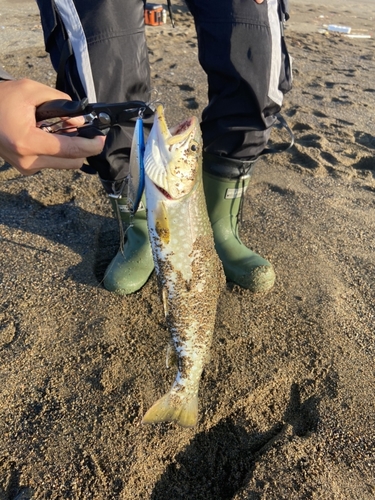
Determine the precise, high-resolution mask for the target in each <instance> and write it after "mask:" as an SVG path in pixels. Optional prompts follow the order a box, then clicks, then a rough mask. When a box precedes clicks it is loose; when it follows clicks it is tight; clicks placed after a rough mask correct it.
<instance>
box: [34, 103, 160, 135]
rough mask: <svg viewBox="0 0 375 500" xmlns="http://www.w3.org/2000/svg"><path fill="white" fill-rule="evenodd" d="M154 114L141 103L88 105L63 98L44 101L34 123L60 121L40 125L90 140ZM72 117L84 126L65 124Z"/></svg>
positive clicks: (52, 130) (45, 128)
mask: <svg viewBox="0 0 375 500" xmlns="http://www.w3.org/2000/svg"><path fill="white" fill-rule="evenodd" d="M153 114H154V110H153V109H152V108H151V107H150V106H149V105H148V104H146V103H145V102H143V101H127V102H120V103H95V104H90V103H89V102H88V99H87V98H85V99H82V100H81V101H69V100H66V99H55V100H53V101H47V102H45V103H43V104H41V105H40V106H38V107H37V109H36V113H35V116H36V121H37V122H43V121H44V120H50V119H52V118H54V119H56V118H62V119H61V120H59V121H57V122H55V123H53V124H49V123H42V124H41V125H40V128H42V129H44V130H46V131H47V132H51V133H58V134H65V135H74V136H80V137H86V138H88V139H91V138H93V137H95V136H96V135H106V134H107V133H108V132H109V130H110V128H111V127H113V126H115V125H124V124H125V123H127V122H129V120H131V119H132V118H136V117H138V116H142V117H143V118H148V117H150V116H151V115H153ZM74 116H83V117H84V119H85V123H84V124H83V125H82V126H80V127H78V128H77V127H72V126H70V125H68V124H67V123H66V121H65V120H64V118H65V119H66V118H71V117H74Z"/></svg>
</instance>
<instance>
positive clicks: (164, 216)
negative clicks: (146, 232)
mask: <svg viewBox="0 0 375 500" xmlns="http://www.w3.org/2000/svg"><path fill="white" fill-rule="evenodd" d="M155 229H156V232H157V234H158V236H159V238H160V241H161V242H162V243H163V244H164V245H168V243H169V242H170V237H171V235H170V230H169V220H168V212H167V209H166V208H165V204H164V203H163V202H162V201H161V202H160V203H158V205H157V208H156V210H155Z"/></svg>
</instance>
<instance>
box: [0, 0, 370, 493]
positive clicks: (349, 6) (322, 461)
mask: <svg viewBox="0 0 375 500" xmlns="http://www.w3.org/2000/svg"><path fill="white" fill-rule="evenodd" d="M291 4H292V9H291V19H290V21H289V22H288V24H287V28H286V37H287V44H288V47H289V50H290V53H291V55H292V57H293V64H294V88H293V90H292V91H291V92H290V93H289V94H288V95H287V97H286V99H285V105H284V109H283V114H284V116H285V118H286V119H287V121H288V123H289V125H290V126H291V128H292V129H293V131H294V133H295V136H296V141H295V146H294V147H293V148H292V149H291V150H290V151H289V152H288V153H284V154H282V155H275V156H272V157H270V158H267V159H263V160H261V161H260V162H258V164H257V166H256V168H255V172H254V175H253V177H252V180H251V186H250V189H249V190H248V192H247V195H246V199H245V204H244V222H243V224H242V226H241V237H242V239H243V241H244V242H245V243H246V244H248V245H249V246H251V247H252V248H253V249H254V250H256V251H258V252H260V253H261V254H262V255H264V256H265V257H266V258H268V259H269V260H270V261H271V262H272V263H273V265H274V267H275V270H276V274H277V282H276V285H275V287H274V289H273V290H272V291H271V292H270V293H268V294H266V295H255V296H254V295H252V294H251V293H250V292H248V291H246V290H242V289H240V288H239V287H237V286H233V285H231V284H228V286H227V288H226V290H225V291H224V292H223V294H222V296H221V298H220V302H219V311H218V315H217V321H216V329H215V334H214V341H213V346H212V355H211V360H210V364H209V365H208V366H207V368H206V370H205V372H204V375H203V379H202V384H201V389H200V418H199V424H198V426H197V427H196V428H194V429H189V430H186V429H181V428H178V427H176V426H175V425H174V424H162V425H158V426H142V425H141V419H142V416H143V414H144V413H145V411H146V410H147V409H148V408H149V407H150V406H151V404H152V403H153V402H154V401H155V400H156V399H157V398H158V397H160V396H161V395H162V394H164V393H165V392H166V391H167V389H168V388H169V386H170V384H171V382H172V380H173V378H174V372H173V369H169V370H167V369H166V368H165V349H166V345H167V340H168V332H167V330H166V327H165V323H164V318H163V308H162V304H161V302H160V299H159V293H158V289H157V283H156V277H155V275H152V277H151V278H150V280H149V282H148V283H147V284H146V285H145V287H144V288H143V289H142V290H140V291H139V292H138V293H136V294H134V295H132V296H128V297H118V296H116V295H113V294H111V293H109V292H107V291H106V290H105V289H104V288H103V287H102V286H101V284H100V282H101V280H102V277H103V273H104V269H105V267H106V265H107V264H108V262H109V261H110V259H111V257H112V256H113V255H114V253H115V252H116V251H117V248H118V228H117V223H116V222H115V220H114V219H113V217H112V214H111V210H110V207H109V204H108V200H107V199H106V197H105V196H104V194H103V191H102V188H101V186H100V183H99V182H98V180H97V179H96V178H95V177H93V176H87V175H85V174H82V173H80V172H57V171H46V172H43V173H40V174H37V175H35V176H33V177H28V178H26V177H22V176H21V175H20V174H18V173H17V172H16V171H15V170H14V169H12V168H11V167H9V166H7V165H2V166H0V204H1V212H0V213H1V215H0V245H1V251H0V296H1V303H0V500H15V499H17V500H26V499H33V500H35V499H38V500H39V499H47V498H48V499H84V500H86V499H95V500H112V499H113V500H135V499H140V500H141V499H142V500H144V499H152V500H165V499H173V500H179V499H181V500H182V499H184V500H185V499H191V500H200V499H205V500H229V499H233V500H245V499H246V500H250V499H251V500H258V499H267V500H270V499H274V500H280V499H288V500H292V499H295V500H301V499H319V500H321V499H324V500H328V499H334V500H336V499H337V500H338V499H340V500H341V499H342V500H349V499H350V500H352V499H358V500H370V499H373V498H375V479H374V477H375V451H374V445H375V443H374V441H375V439H374V438H375V421H374V399H375V392H374V389H375V382H374V354H375V336H374V320H375V306H374V298H375V263H374V262H375V261H374V259H375V258H374V250H375V238H374V234H375V173H374V172H375V158H374V153H375V135H374V130H375V118H374V116H375V83H374V82H375V51H374V49H375V43H374V36H375V29H374V18H375V4H374V2H373V1H372V0H371V1H370V0H367V1H366V2H358V3H357V2H354V1H351V2H349V1H341V2H338V1H336V0H335V1H333V2H330V3H329V5H324V4H323V3H322V4H321V5H320V3H316V2H314V3H313V2H310V3H309V2H304V1H302V0H299V1H292V2H291ZM174 10H175V16H176V28H175V29H172V28H171V27H170V25H169V24H168V25H167V26H164V27H158V28H147V34H148V39H149V47H150V60H151V64H152V78H153V82H154V86H155V88H156V89H158V91H159V93H160V95H161V99H162V101H163V103H164V104H165V106H166V111H167V119H168V121H169V122H170V124H174V123H176V122H178V121H179V120H180V119H181V118H184V117H187V116H189V115H190V114H192V113H194V114H196V115H198V116H199V114H200V113H201V111H202V109H203V108H204V106H205V104H206V83H205V76H204V74H203V72H202V71H201V69H200V68H199V65H198V63H197V47H196V37H195V32H194V26H193V23H192V19H191V17H190V15H189V14H188V13H187V12H186V10H185V9H184V8H183V7H181V6H179V5H176V3H175V7H174ZM0 14H1V16H0V42H1V47H2V51H1V61H2V63H3V64H4V66H5V68H6V69H7V70H8V71H9V72H11V73H12V74H14V75H15V76H17V77H20V76H22V75H23V76H28V77H30V78H34V79H37V80H39V81H42V82H44V83H47V84H50V85H53V84H54V72H53V70H52V69H51V67H50V63H49V59H48V57H47V56H46V54H45V52H44V46H43V40H42V32H41V27H40V22H39V18H38V13H37V9H36V7H35V5H34V3H33V2H31V1H22V2H8V1H4V0H1V1H0ZM324 24H326V25H328V24H341V25H347V26H351V27H352V30H353V32H356V33H362V34H371V35H372V38H370V39H350V38H347V37H344V36H342V35H337V34H324V33H323V32H322V30H323V29H324V26H323V25H324ZM286 139H287V137H286V136H285V135H284V134H279V133H278V132H277V131H275V133H274V134H273V141H275V142H280V141H281V142H283V141H285V140H286Z"/></svg>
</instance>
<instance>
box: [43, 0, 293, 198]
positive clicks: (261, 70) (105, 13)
mask: <svg viewBox="0 0 375 500" xmlns="http://www.w3.org/2000/svg"><path fill="white" fill-rule="evenodd" d="M37 2H38V5H39V9H40V13H41V19H42V26H43V31H44V37H45V45H46V50H47V51H48V52H49V53H50V56H51V60H52V63H53V65H54V67H55V69H56V71H57V72H58V79H57V88H59V89H60V90H63V91H65V92H67V93H68V94H69V95H71V97H72V98H73V99H81V98H82V97H88V98H89V100H90V101H91V102H95V101H97V102H99V101H102V102H104V101H107V102H121V101H127V100H133V99H140V100H144V101H147V100H148V99H149V98H150V96H149V90H150V70H149V62H148V56H147V45H146V38H145V32H144V14H143V9H144V2H143V0H111V2H106V1H103V0H90V1H87V0H37ZM187 4H188V6H189V8H190V10H191V12H192V14H193V16H194V21H195V26H196V30H197V35H198V46H199V62H200V64H201V65H202V67H203V69H204V70H205V72H206V73H207V78H208V86H209V89H208V99H209V102H208V105H207V107H206V108H205V110H204V112H203V116H202V133H203V142H204V149H205V151H206V152H207V153H210V154H213V155H217V156H226V157H229V158H235V159H239V160H251V159H254V158H256V157H257V156H258V155H259V154H260V153H261V152H262V150H263V149H264V148H265V146H266V144H267V141H268V139H269V135H270V131H271V129H272V127H273V125H274V124H275V122H276V116H275V115H276V114H277V113H278V111H279V110H280V108H281V105H282V100H283V95H284V93H285V92H287V91H288V90H289V89H290V87H291V69H290V62H289V56H288V53H287V50H286V46H285V41H284V39H283V33H282V22H283V20H284V18H285V17H287V15H288V14H287V2H286V1H285V0H267V1H264V2H263V4H257V3H256V2H254V0H247V1H244V0H232V1H224V0H204V2H203V1H201V0H188V1H187ZM132 133H133V124H132V123H129V125H127V126H123V127H115V128H113V129H112V130H111V132H110V134H109V136H108V138H107V141H106V147H105V149H104V151H103V153H102V154H101V155H99V156H97V157H92V158H90V159H89V163H90V165H91V166H92V167H93V168H94V170H96V171H97V172H98V173H99V176H100V178H101V179H102V180H104V181H108V182H107V183H103V185H104V186H105V188H106V190H107V192H109V193H110V192H111V181H121V180H122V179H124V178H125V177H126V175H127V173H128V159H129V152H130V145H131V137H132Z"/></svg>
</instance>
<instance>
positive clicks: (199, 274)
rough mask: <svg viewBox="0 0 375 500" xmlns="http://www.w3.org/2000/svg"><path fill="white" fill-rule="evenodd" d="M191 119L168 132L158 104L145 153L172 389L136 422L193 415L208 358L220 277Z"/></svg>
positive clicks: (187, 420)
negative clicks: (173, 364)
mask: <svg viewBox="0 0 375 500" xmlns="http://www.w3.org/2000/svg"><path fill="white" fill-rule="evenodd" d="M201 163H202V139H201V133H200V126H199V123H198V120H197V118H196V117H192V118H190V119H188V120H185V121H184V122H183V123H181V124H179V125H177V126H176V127H174V128H172V129H170V130H168V127H167V124H166V122H165V118H164V112H163V108H162V106H158V108H157V110H156V114H155V119H154V125H153V127H152V129H151V132H150V135H149V138H148V140H147V144H146V151H145V157H144V165H145V174H146V179H145V190H146V205H147V221H148V227H149V234H150V240H151V245H152V251H153V257H154V262H155V269H156V273H157V276H158V282H159V286H160V289H161V293H162V297H163V304H164V311H165V317H166V322H167V325H168V328H169V331H170V333H171V337H172V341H173V345H174V349H175V351H176V357H177V368H178V370H177V375H176V379H175V381H174V383H173V385H172V387H171V390H170V391H169V392H168V393H167V394H165V395H164V396H163V397H162V398H161V399H159V400H158V401H157V402H156V403H155V404H154V405H153V406H152V407H151V408H150V409H149V410H148V411H147V413H146V414H145V416H144V418H143V423H148V424H149V423H156V422H171V421H174V422H177V423H178V424H180V425H181V426H183V427H193V426H194V425H195V424H196V423H197V420H198V388H199V382H200V379H201V374H202V371H203V367H204V364H205V362H206V361H207V359H208V355H209V350H210V346H211V341H212V334H213V330H214V325H215V318H216V308H217V303H218V299H219V295H220V293H221V291H222V289H223V287H224V286H225V275H224V271H223V268H222V265H221V262H220V260H219V258H218V256H217V254H216V251H215V248H214V240H213V234H212V229H211V225H210V221H209V218H208V214H207V208H206V202H205V198H204V192H203V184H202V165H201Z"/></svg>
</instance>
